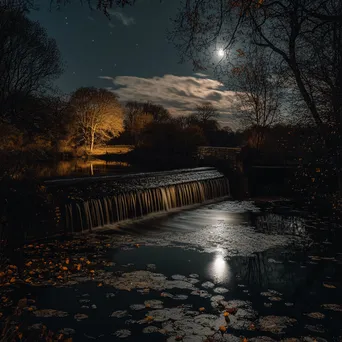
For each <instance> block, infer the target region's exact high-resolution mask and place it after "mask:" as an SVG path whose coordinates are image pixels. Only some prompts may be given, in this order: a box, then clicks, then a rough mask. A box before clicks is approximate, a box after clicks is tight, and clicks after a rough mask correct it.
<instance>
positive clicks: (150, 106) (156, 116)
mask: <svg viewBox="0 0 342 342" xmlns="http://www.w3.org/2000/svg"><path fill="white" fill-rule="evenodd" d="M125 107H126V113H127V115H126V119H128V120H131V121H132V120H133V117H134V116H135V115H137V114H141V113H145V114H151V115H152V117H153V121H156V122H162V121H167V120H170V118H171V115H170V113H169V111H168V110H167V109H166V108H164V107H163V106H161V105H158V104H155V103H152V102H137V101H129V102H127V103H126V106H125Z"/></svg>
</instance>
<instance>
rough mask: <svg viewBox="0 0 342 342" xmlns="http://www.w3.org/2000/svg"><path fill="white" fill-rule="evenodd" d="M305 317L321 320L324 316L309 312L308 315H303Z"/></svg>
mask: <svg viewBox="0 0 342 342" xmlns="http://www.w3.org/2000/svg"><path fill="white" fill-rule="evenodd" d="M305 315H306V316H308V317H310V318H314V319H323V318H324V317H325V315H324V314H322V313H320V312H310V313H308V314H305Z"/></svg>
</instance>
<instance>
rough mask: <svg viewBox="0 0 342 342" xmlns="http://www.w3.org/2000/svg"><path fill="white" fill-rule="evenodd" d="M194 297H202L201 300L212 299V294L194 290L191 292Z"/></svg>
mask: <svg viewBox="0 0 342 342" xmlns="http://www.w3.org/2000/svg"><path fill="white" fill-rule="evenodd" d="M191 294H192V295H193V296H200V297H201V298H210V297H211V294H210V293H208V291H204V290H194V291H192V292H191Z"/></svg>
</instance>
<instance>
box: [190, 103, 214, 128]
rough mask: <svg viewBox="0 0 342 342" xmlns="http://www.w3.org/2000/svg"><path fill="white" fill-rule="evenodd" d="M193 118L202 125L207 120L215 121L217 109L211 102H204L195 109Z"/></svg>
mask: <svg viewBox="0 0 342 342" xmlns="http://www.w3.org/2000/svg"><path fill="white" fill-rule="evenodd" d="M194 116H195V118H196V119H197V120H198V121H199V122H202V123H204V122H208V121H209V120H216V119H217V118H218V116H219V113H218V110H217V108H216V107H215V106H214V105H213V104H212V103H211V102H204V103H202V104H200V105H198V106H197V107H196V110H195V112H194Z"/></svg>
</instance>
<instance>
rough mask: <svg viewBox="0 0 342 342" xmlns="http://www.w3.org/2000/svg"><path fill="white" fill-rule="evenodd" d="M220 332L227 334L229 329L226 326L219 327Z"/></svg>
mask: <svg viewBox="0 0 342 342" xmlns="http://www.w3.org/2000/svg"><path fill="white" fill-rule="evenodd" d="M219 330H220V331H221V333H225V332H226V331H227V327H225V326H224V325H221V326H220V327H219Z"/></svg>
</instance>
